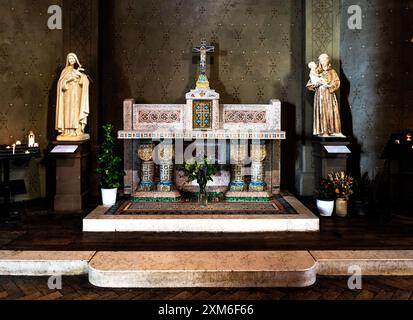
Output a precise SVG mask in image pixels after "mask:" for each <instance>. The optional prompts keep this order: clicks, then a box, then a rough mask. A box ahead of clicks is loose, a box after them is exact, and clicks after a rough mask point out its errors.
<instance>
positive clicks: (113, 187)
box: [96, 124, 125, 205]
mask: <svg viewBox="0 0 413 320" xmlns="http://www.w3.org/2000/svg"><path fill="white" fill-rule="evenodd" d="M102 128H103V143H102V145H101V148H100V154H99V157H98V168H97V170H96V171H97V173H98V174H100V186H101V191H102V202H103V205H114V204H115V203H116V197H117V193H118V188H119V187H120V185H121V179H122V177H123V176H125V172H124V171H123V170H122V169H121V164H122V159H121V158H120V157H119V156H116V155H115V153H114V148H115V138H114V137H113V135H112V130H113V125H111V124H106V125H104V126H103V127H102Z"/></svg>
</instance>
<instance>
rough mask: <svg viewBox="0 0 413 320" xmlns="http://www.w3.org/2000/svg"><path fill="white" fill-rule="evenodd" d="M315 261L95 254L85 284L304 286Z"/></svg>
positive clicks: (286, 255)
mask: <svg viewBox="0 0 413 320" xmlns="http://www.w3.org/2000/svg"><path fill="white" fill-rule="evenodd" d="M316 274H317V268H316V262H315V261H314V259H313V258H312V256H311V255H310V254H309V253H308V252H306V251H302V252H281V251H278V252H276V251H267V252H265V251H252V252H247V251H244V252H239V251H238V252H237V251H231V252H228V251H222V252H220V251H214V252H211V251H210V252H201V251H197V252H189V251H183V252H177V251H175V252H171V251H168V252H99V253H97V254H96V256H95V257H94V258H93V259H92V261H91V262H90V265H89V281H90V283H92V284H93V285H95V286H98V287H110V288H195V287H201V288H211V287H218V288H221V287H222V288H249V287H253V288H259V287H307V286H310V285H312V284H314V283H315V281H316Z"/></svg>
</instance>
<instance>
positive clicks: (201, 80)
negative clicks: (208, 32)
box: [192, 40, 215, 88]
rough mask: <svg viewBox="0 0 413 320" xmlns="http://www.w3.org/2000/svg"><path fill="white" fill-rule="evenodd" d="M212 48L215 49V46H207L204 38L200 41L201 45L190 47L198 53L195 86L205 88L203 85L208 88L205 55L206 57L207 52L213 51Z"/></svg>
mask: <svg viewBox="0 0 413 320" xmlns="http://www.w3.org/2000/svg"><path fill="white" fill-rule="evenodd" d="M214 50H215V47H213V46H208V45H207V42H206V41H205V40H202V41H201V45H200V46H199V47H195V48H193V49H192V52H193V53H199V54H200V62H199V76H198V81H197V83H196V87H197V88H205V87H206V88H209V81H208V78H207V75H206V71H207V63H206V57H207V53H213V52H214Z"/></svg>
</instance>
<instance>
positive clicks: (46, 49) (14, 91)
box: [0, 0, 62, 197]
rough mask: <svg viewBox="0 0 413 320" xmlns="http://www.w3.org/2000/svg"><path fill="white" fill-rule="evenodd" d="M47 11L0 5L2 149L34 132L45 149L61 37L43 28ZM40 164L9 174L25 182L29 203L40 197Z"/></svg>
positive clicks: (40, 6)
mask: <svg viewBox="0 0 413 320" xmlns="http://www.w3.org/2000/svg"><path fill="white" fill-rule="evenodd" d="M61 3H62V1H61V0H54V1H53V4H61ZM50 5H51V2H50V0H37V1H34V0H19V1H12V0H7V1H6V0H2V1H0V12H1V20H0V90H1V94H0V144H9V143H11V142H14V141H16V140H23V141H24V139H25V137H26V136H27V133H28V132H29V131H30V130H33V132H34V133H35V134H36V135H37V139H38V141H39V142H40V145H41V147H42V148H45V147H46V144H47V132H48V109H49V108H53V105H54V103H55V102H54V101H53V98H52V97H54V96H55V94H54V91H55V82H56V81H57V78H58V74H59V73H60V70H59V66H60V65H61V50H62V32H61V31H50V30H49V29H48V27H47V19H48V15H47V9H48V7H49V6H50ZM49 97H50V98H49ZM38 162H39V161H34V162H33V161H32V162H31V163H30V164H28V165H18V164H15V170H13V172H12V179H23V178H24V179H25V180H26V187H27V189H28V192H29V197H39V196H40V194H41V193H42V191H44V188H43V187H44V185H45V184H44V170H43V168H42V166H39V163H38ZM27 167H29V168H27ZM26 169H29V170H26ZM41 181H43V182H41ZM41 189H43V190H41Z"/></svg>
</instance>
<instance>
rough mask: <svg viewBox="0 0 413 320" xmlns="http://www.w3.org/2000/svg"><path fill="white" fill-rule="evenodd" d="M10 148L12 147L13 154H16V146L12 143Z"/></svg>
mask: <svg viewBox="0 0 413 320" xmlns="http://www.w3.org/2000/svg"><path fill="white" fill-rule="evenodd" d="M12 147H13V154H15V153H16V144H15V143H13V145H12Z"/></svg>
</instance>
